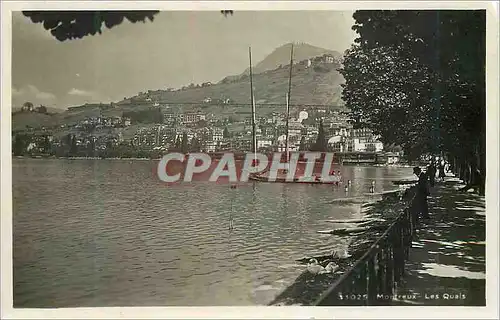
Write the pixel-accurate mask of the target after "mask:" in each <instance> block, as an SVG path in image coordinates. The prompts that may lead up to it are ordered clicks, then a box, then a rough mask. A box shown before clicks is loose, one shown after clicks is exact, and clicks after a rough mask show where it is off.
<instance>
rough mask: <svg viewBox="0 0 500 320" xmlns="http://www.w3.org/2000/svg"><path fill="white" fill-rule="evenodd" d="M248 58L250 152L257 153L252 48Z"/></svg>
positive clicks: (249, 49) (249, 50)
mask: <svg viewBox="0 0 500 320" xmlns="http://www.w3.org/2000/svg"><path fill="white" fill-rule="evenodd" d="M248 57H249V58H250V99H251V103H252V151H253V153H254V156H255V154H256V153H257V136H256V132H255V125H256V124H255V97H254V93H253V74H252V48H251V47H249V48H248Z"/></svg>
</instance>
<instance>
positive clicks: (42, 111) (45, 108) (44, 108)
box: [36, 105, 47, 114]
mask: <svg viewBox="0 0 500 320" xmlns="http://www.w3.org/2000/svg"><path fill="white" fill-rule="evenodd" d="M36 111H37V112H38V113H43V114H47V107H46V106H42V105H40V106H39V107H38V108H36Z"/></svg>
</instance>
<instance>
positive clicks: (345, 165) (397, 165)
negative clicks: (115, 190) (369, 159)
mask: <svg viewBox="0 0 500 320" xmlns="http://www.w3.org/2000/svg"><path fill="white" fill-rule="evenodd" d="M12 159H20V160H21V159H36V160H134V161H135V160H138V161H146V160H150V161H160V160H161V158H101V157H56V156H12ZM211 159H212V160H220V159H219V158H218V157H212V158H211ZM236 161H244V160H238V159H236ZM299 163H303V162H301V161H299ZM334 164H336V165H339V166H342V167H375V168H377V167H380V168H388V167H389V168H412V167H413V166H411V165H407V164H343V163H334Z"/></svg>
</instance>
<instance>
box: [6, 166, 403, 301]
mask: <svg viewBox="0 0 500 320" xmlns="http://www.w3.org/2000/svg"><path fill="white" fill-rule="evenodd" d="M337 169H338V170H341V171H342V175H343V176H344V179H345V181H347V180H352V181H353V183H352V186H351V188H350V190H349V191H348V192H347V193H346V192H345V191H344V188H343V186H340V187H335V186H331V185H330V186H327V185H323V186H318V185H295V184H277V183H276V184H274V183H260V184H252V183H249V184H247V185H244V186H240V187H238V188H236V189H230V188H229V186H227V185H217V184H213V183H209V182H196V183H191V184H189V185H186V184H185V185H175V186H165V185H162V184H160V183H159V182H158V179H157V178H156V177H155V176H154V175H153V172H154V170H155V168H154V163H153V162H149V161H126V160H121V161H120V160H116V161H112V160H109V161H106V160H97V161H96V160H75V161H70V160H28V159H26V160H17V159H15V160H13V197H14V203H13V204H14V207H13V210H14V212H13V218H14V219H13V228H14V230H13V231H14V243H13V246H14V247H13V250H14V305H15V306H16V307H76V306H82V307H85V306H86V307H93V306H94V307H97V306H153V305H161V306H166V305H177V306H186V305H255V304H267V303H268V302H270V301H271V300H272V299H273V298H274V297H275V296H276V295H277V294H278V293H279V292H280V291H282V290H283V289H285V288H286V287H287V286H288V285H289V284H290V283H292V282H293V281H294V279H295V278H296V277H297V276H298V275H299V274H300V273H301V272H302V271H303V268H304V267H303V266H299V265H297V264H296V263H295V259H298V258H301V257H303V256H308V255H311V254H312V253H320V254H322V253H330V252H331V251H332V249H333V248H334V247H339V246H347V245H348V243H347V242H346V240H342V239H341V238H339V237H336V236H332V235H320V234H318V233H317V231H318V230H324V229H326V228H328V227H331V223H328V222H327V221H325V220H328V219H346V218H360V217H361V216H362V214H363V211H362V208H361V202H349V203H342V202H340V203H332V200H333V199H338V198H349V197H360V196H364V194H366V193H367V192H368V190H369V186H370V185H371V181H373V180H376V181H377V182H376V188H375V192H381V191H384V190H389V189H395V188H394V186H393V185H392V184H391V179H399V178H401V177H403V178H404V177H408V176H410V175H411V169H407V168H375V167H343V168H336V170H337ZM365 196H366V195H365ZM366 201H370V199H367V200H366ZM231 216H232V218H233V229H232V230H230V228H229V219H230V217H231Z"/></svg>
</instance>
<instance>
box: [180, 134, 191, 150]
mask: <svg viewBox="0 0 500 320" xmlns="http://www.w3.org/2000/svg"><path fill="white" fill-rule="evenodd" d="M188 151H189V142H188V136H187V133H186V132H184V134H183V135H182V141H181V152H182V153H188Z"/></svg>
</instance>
